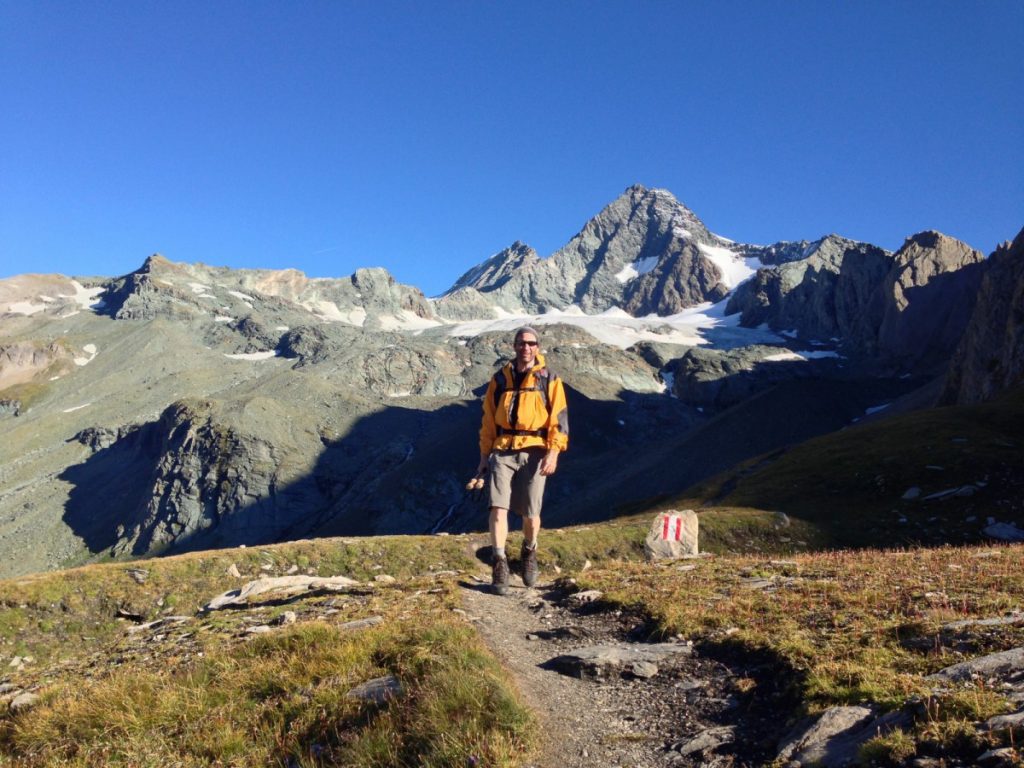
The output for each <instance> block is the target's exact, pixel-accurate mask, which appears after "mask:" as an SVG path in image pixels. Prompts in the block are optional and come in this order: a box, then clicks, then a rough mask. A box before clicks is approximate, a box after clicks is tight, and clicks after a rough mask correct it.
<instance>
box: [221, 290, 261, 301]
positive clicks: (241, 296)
mask: <svg viewBox="0 0 1024 768" xmlns="http://www.w3.org/2000/svg"><path fill="white" fill-rule="evenodd" d="M228 293H230V294H231V295H232V296H234V297H235V298H236V299H241V300H242V301H256V299H254V298H253V297H252V296H246V295H245V294H244V293H240V292H239V291H228Z"/></svg>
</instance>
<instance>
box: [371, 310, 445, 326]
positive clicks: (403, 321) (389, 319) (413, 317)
mask: <svg viewBox="0 0 1024 768" xmlns="http://www.w3.org/2000/svg"><path fill="white" fill-rule="evenodd" d="M377 319H378V321H379V322H380V327H381V328H383V329H384V330H385V331H401V330H405V331H415V330H423V329H424V328H436V327H437V326H439V325H441V323H440V322H438V321H437V320H429V319H428V318H425V317H420V316H419V315H417V314H416V313H415V312H413V311H411V310H408V309H403V310H401V311H400V312H399V313H398V314H397V315H381V316H380V317H378V318H377Z"/></svg>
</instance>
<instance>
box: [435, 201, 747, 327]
mask: <svg viewBox="0 0 1024 768" xmlns="http://www.w3.org/2000/svg"><path fill="white" fill-rule="evenodd" d="M727 243H728V241H727V240H725V239H724V238H720V237H718V236H717V235H714V234H712V233H711V232H710V231H708V229H707V227H706V226H705V225H704V223H703V222H702V221H701V220H700V218H698V216H697V215H696V214H695V213H694V212H693V211H691V210H690V209H689V208H687V207H686V206H685V205H683V204H682V203H680V202H679V201H678V200H676V198H675V197H674V196H673V195H672V193H671V192H669V191H668V190H664V189H648V188H647V187H644V186H642V185H640V184H635V185H633V186H631V187H629V188H627V189H626V190H625V191H624V192H623V193H622V194H621V195H619V197H617V198H616V199H615V200H613V201H612V202H611V203H609V204H608V205H607V206H605V208H604V209H603V210H602V211H601V212H600V213H598V214H597V216H595V217H594V218H592V219H591V220H590V221H588V222H587V223H586V224H585V225H584V226H583V228H582V229H581V230H580V231H579V232H578V233H577V234H576V235H575V236H574V237H573V238H572V239H571V240H570V241H569V242H568V243H567V244H566V245H565V246H564V247H563V248H561V249H559V250H558V251H556V252H555V253H553V254H551V255H550V256H549V257H547V258H545V259H540V258H538V257H537V255H536V253H535V252H534V251H533V250H532V249H530V248H528V247H527V246H525V245H523V244H522V243H516V244H515V245H513V246H512V247H511V248H508V249H506V250H504V251H502V252H500V253H498V254H495V255H494V256H492V257H491V258H490V259H488V260H487V261H485V262H484V263H483V264H481V265H479V266H478V267H475V268H473V269H472V270H470V271H469V272H467V273H466V274H465V275H463V276H462V277H461V278H460V279H459V280H458V281H457V282H456V283H455V285H453V286H452V288H451V290H449V291H448V292H447V293H446V294H445V296H444V297H442V299H441V300H440V301H439V302H438V312H439V313H440V314H442V315H443V316H446V317H453V316H454V317H461V316H464V313H465V311H466V310H467V308H468V307H470V306H479V305H480V304H481V298H480V297H478V296H474V295H473V294H472V293H471V292H470V291H476V292H479V293H481V294H487V299H488V300H489V301H490V302H491V303H493V304H494V305H496V307H497V308H499V309H500V310H503V311H506V312H527V313H539V312H545V311H548V310H551V309H565V308H567V307H571V306H576V307H579V308H580V309H581V310H582V311H584V312H586V313H600V312H603V311H606V310H608V309H611V308H613V307H618V308H621V309H624V310H625V311H626V312H628V313H630V314H632V315H634V316H637V315H646V314H651V313H655V314H660V315H669V314H674V313H676V312H679V311H680V310H682V309H684V308H686V307H691V306H694V305H697V304H701V303H703V302H706V301H718V300H719V299H721V298H722V297H724V296H725V294H726V293H727V292H728V290H729V289H730V287H731V284H730V280H729V278H730V274H731V271H732V270H731V265H732V264H735V263H740V262H741V261H742V257H741V256H740V255H739V254H737V253H733V252H731V251H729V250H728V249H726V248H724V247H723V246H724V245H725V244H727Z"/></svg>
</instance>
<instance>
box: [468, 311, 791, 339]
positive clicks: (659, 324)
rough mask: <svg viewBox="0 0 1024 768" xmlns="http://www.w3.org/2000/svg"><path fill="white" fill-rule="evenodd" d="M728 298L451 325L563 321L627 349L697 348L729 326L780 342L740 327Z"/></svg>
mask: <svg viewBox="0 0 1024 768" xmlns="http://www.w3.org/2000/svg"><path fill="white" fill-rule="evenodd" d="M726 304H727V301H725V300H723V301H720V302H718V303H717V304H711V303H710V302H705V303H703V304H700V305H698V306H696V307H690V308H688V309H685V310H683V311H682V312H679V313H678V314H675V315H668V316H666V317H659V316H658V315H647V316H646V317H632V316H630V315H628V314H626V313H625V312H623V311H622V310H621V309H618V308H616V309H610V310H607V311H606V312H603V313H601V314H600V315H585V314H583V313H582V311H580V309H579V307H576V306H573V307H570V308H569V309H567V310H564V311H559V310H551V311H549V312H545V313H544V314H543V315H527V314H521V315H511V314H510V315H507V316H505V317H501V318H498V319H496V320H472V321H468V322H462V323H454V324H452V325H450V326H449V329H450V330H449V333H451V335H452V336H462V337H468V336H478V335H480V334H482V333H487V332H490V331H514V330H515V329H516V328H518V327H520V326H522V325H534V326H541V325H550V324H552V323H564V324H566V325H574V326H576V327H578V328H582V329H583V330H585V331H587V332H588V333H589V334H590V335H592V336H594V337H595V338H596V339H597V340H598V341H600V342H602V343H604V344H609V345H612V346H616V347H619V348H620V349H625V348H626V347H629V346H632V345H633V344H636V343H637V342H640V341H658V342H663V343H666V344H679V345H682V346H688V347H695V346H700V345H703V344H708V343H709V341H708V339H706V338H705V337H704V333H703V332H704V331H707V330H710V329H712V328H716V329H719V328H728V329H731V330H730V332H731V333H735V334H737V335H742V336H744V337H749V342H748V343H751V344H754V343H772V342H778V341H780V339H779V337H778V336H776V335H775V334H774V333H770V332H765V331H758V330H756V329H748V328H740V327H739V320H740V316H739V314H738V313H737V314H733V315H729V316H726V315H725V306H726Z"/></svg>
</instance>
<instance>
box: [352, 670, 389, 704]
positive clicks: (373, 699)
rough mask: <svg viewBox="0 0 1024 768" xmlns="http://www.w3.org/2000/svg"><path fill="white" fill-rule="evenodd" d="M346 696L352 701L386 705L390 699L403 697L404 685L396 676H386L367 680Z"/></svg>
mask: <svg viewBox="0 0 1024 768" xmlns="http://www.w3.org/2000/svg"><path fill="white" fill-rule="evenodd" d="M345 695H346V696H348V697H349V698H350V699H359V700H360V701H366V702H369V703H371V704H384V703H385V702H387V701H388V699H392V698H394V697H396V696H401V695H402V684H401V682H399V680H398V678H397V677H395V676H394V675H385V676H384V677H377V678H374V679H373V680H367V681H366V682H365V683H363V684H362V685H357V686H356V687H355V688H353V689H352V690H351V691H349V692H348V693H347V694H345Z"/></svg>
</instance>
